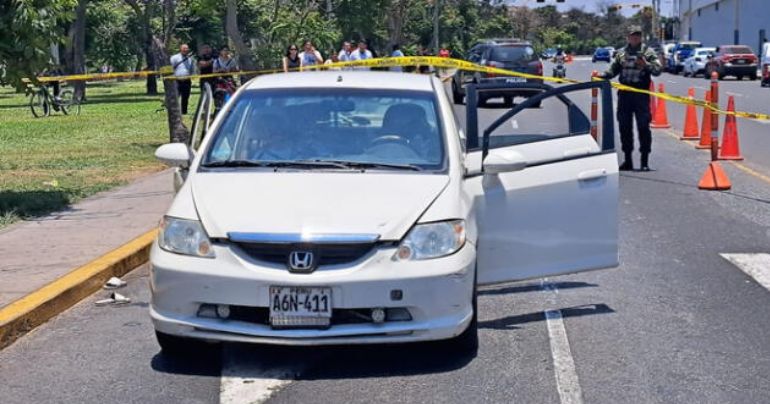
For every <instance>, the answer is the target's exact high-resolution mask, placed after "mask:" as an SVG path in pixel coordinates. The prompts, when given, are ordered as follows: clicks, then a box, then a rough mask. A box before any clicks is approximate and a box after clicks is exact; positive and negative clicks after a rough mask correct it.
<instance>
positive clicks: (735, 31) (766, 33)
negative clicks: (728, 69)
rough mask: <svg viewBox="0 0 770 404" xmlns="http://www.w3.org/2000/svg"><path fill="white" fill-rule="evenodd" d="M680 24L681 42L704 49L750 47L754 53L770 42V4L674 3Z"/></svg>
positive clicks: (762, 0)
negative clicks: (734, 45) (688, 42)
mask: <svg viewBox="0 0 770 404" xmlns="http://www.w3.org/2000/svg"><path fill="white" fill-rule="evenodd" d="M674 1H677V2H678V4H677V11H678V14H679V21H680V26H679V27H680V32H679V38H681V39H682V40H694V41H700V42H702V43H703V45H704V46H719V45H728V44H741V45H749V46H750V47H751V48H752V49H753V50H754V52H755V53H756V52H759V51H760V50H761V44H762V42H763V41H764V40H765V39H766V38H770V1H768V0H674Z"/></svg>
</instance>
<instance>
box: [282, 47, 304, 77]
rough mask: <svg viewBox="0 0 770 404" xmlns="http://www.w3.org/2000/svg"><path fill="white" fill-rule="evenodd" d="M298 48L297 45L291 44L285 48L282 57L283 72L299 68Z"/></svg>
mask: <svg viewBox="0 0 770 404" xmlns="http://www.w3.org/2000/svg"><path fill="white" fill-rule="evenodd" d="M299 65H300V60H299V50H298V49H297V45H294V44H291V45H289V47H288V48H286V55H285V56H284V57H283V72H284V73H288V72H290V71H292V70H299Z"/></svg>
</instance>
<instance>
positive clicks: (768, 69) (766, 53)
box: [760, 42, 770, 87]
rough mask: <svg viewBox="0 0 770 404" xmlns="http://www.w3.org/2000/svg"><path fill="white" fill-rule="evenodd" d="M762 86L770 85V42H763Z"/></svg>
mask: <svg viewBox="0 0 770 404" xmlns="http://www.w3.org/2000/svg"><path fill="white" fill-rule="evenodd" d="M760 66H761V67H762V83H761V85H762V87H770V42H765V43H764V44H762V54H761V64H760Z"/></svg>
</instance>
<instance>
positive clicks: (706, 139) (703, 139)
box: [695, 91, 711, 149]
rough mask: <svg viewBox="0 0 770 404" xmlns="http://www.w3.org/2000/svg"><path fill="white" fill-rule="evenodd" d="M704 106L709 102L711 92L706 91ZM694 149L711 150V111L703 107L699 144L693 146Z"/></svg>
mask: <svg viewBox="0 0 770 404" xmlns="http://www.w3.org/2000/svg"><path fill="white" fill-rule="evenodd" d="M705 101H706V104H708V103H710V102H711V91H706V98H705ZM695 148H696V149H710V148H711V110H710V109H708V108H706V107H703V122H702V124H701V129H700V142H699V143H698V144H697V145H695Z"/></svg>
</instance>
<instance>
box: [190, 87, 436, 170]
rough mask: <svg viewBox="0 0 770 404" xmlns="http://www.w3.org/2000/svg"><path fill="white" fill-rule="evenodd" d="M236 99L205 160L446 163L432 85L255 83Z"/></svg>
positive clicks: (400, 165)
mask: <svg viewBox="0 0 770 404" xmlns="http://www.w3.org/2000/svg"><path fill="white" fill-rule="evenodd" d="M235 102H236V104H235V105H233V106H232V108H231V109H230V110H229V111H228V114H227V116H226V117H224V121H223V122H222V123H221V125H220V126H219V129H218V130H217V131H216V133H215V135H214V136H215V137H214V139H213V140H212V142H211V143H210V145H211V146H210V147H209V149H208V151H207V152H206V155H205V158H204V161H203V163H202V166H203V167H250V166H267V167H290V166H291V167H301V168H308V169H312V168H317V167H320V168H343V169H344V168H347V169H390V170H393V169H406V170H414V171H418V170H439V169H442V168H443V167H444V155H445V153H444V142H443V137H442V136H441V129H442V128H441V126H440V124H439V119H438V110H437V107H436V98H435V96H434V94H433V93H430V92H424V91H388V90H352V89H328V88H324V89H280V90H252V91H247V92H244V93H243V94H242V95H241V96H239V97H238V98H237V99H236V100H235Z"/></svg>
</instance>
